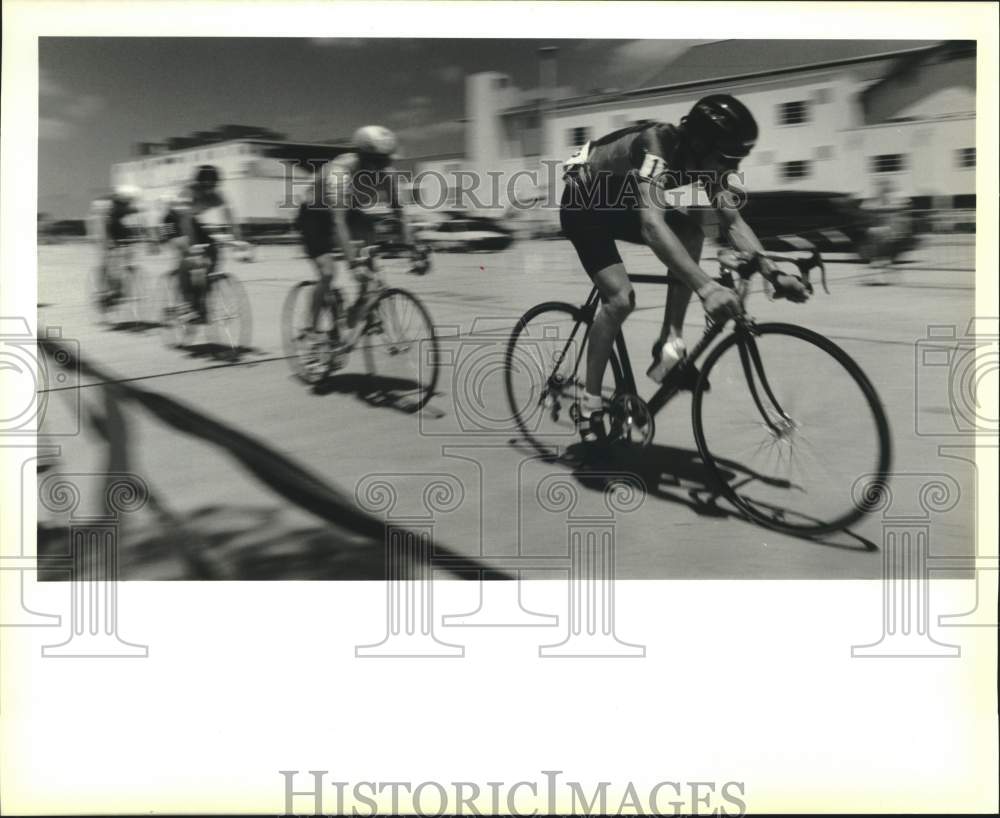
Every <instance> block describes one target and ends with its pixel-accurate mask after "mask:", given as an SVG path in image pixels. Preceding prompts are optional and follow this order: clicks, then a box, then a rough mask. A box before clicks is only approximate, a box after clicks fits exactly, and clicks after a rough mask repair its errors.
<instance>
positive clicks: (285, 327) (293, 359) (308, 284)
mask: <svg viewBox="0 0 1000 818" xmlns="http://www.w3.org/2000/svg"><path fill="white" fill-rule="evenodd" d="M317 286H318V285H317V283H316V282H315V281H300V282H299V283H298V284H296V285H295V286H294V287H292V289H291V290H289V291H288V295H287V296H286V297H285V304H284V306H283V307H282V309H281V344H282V348H283V349H284V352H285V360H286V361H288V365H289V367H290V368H291V370H292V372H293V373H294V374H295V377H297V378H298V379H299V380H300V381H302V382H303V383H306V384H309V385H311V386H314V385H316V384H317V383H320V382H321V381H322V380H323V379H324V378H325V377H326V376H327V374H328V368H329V366H328V365H329V362H330V350H329V348H324V349H317V348H316V347H315V341H314V340H312V339H311V337H310V336H312V337H313V338H315V337H316V335H318V334H321V335H322V336H324V337H326V338H331V337H333V336H334V335H335V329H336V319H335V317H334V308H335V300H334V299H335V296H334V294H333V293H332V292H330V293H328V294H327V297H326V298H325V299H324V301H323V303H322V304H321V305H320V308H319V314H318V316H317V317H316V322H315V329H316V333H315V334H314V333H312V329H313V308H314V306H313V299H314V298H315V297H316V287H317ZM327 346H328V345H327Z"/></svg>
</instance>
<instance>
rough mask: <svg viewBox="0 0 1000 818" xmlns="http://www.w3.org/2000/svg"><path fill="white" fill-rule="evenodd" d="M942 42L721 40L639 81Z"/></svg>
mask: <svg viewBox="0 0 1000 818" xmlns="http://www.w3.org/2000/svg"><path fill="white" fill-rule="evenodd" d="M938 44H939V43H938V41H931V40H716V41H714V42H710V43H700V44H698V45H695V46H692V47H691V48H689V49H688V50H687V51H685V52H683V53H682V54H680V55H678V57H677V58H676V59H674V60H672V61H671V62H670V63H668V64H667V65H665V66H663V68H662V69H660V70H659V71H658V72H656V73H655V74H653V76H651V77H649V78H648V79H647V80H646V81H645V82H642V83H640V85H639V89H646V88H658V87H661V86H669V85H679V84H682V83H689V82H706V83H708V82H713V81H717V80H720V79H725V78H729V77H737V76H744V75H754V74H760V73H763V72H771V71H787V70H803V69H806V68H819V67H821V66H824V65H829V64H830V63H834V64H838V63H842V62H844V61H845V60H849V61H852V62H853V61H856V60H859V59H860V60H865V59H872V58H878V57H885V56H887V55H890V54H894V53H899V52H907V51H910V52H912V51H914V50H917V49H919V50H923V49H926V48H931V47H933V46H936V45H938Z"/></svg>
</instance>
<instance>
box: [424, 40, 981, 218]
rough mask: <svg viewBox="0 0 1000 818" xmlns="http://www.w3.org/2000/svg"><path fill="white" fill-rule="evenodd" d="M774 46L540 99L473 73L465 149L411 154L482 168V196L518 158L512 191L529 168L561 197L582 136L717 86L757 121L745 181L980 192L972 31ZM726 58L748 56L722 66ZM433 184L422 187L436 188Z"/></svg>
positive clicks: (707, 47) (676, 112)
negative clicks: (963, 36) (562, 165)
mask: <svg viewBox="0 0 1000 818" xmlns="http://www.w3.org/2000/svg"><path fill="white" fill-rule="evenodd" d="M775 46H776V42H775V41H754V40H746V41H741V40H728V41H720V42H712V43H706V44H702V45H697V46H694V47H692V48H691V49H689V50H688V51H686V52H685V53H684V54H682V55H681V56H680V57H678V58H677V59H676V60H674V61H673V62H671V63H669V64H668V65H666V66H665V67H664V69H663V70H662V71H661V72H660V74H659V75H657V76H656V77H654V78H653V79H652V80H651V81H650V82H648V83H646V84H645V85H644V86H643V87H641V88H637V89H633V90H627V91H614V92H606V93H592V94H588V95H584V96H575V97H568V98H559V99H552V98H551V95H550V98H549V100H548V101H546V100H544V99H541V100H539V99H536V100H531V101H528V102H526V103H525V102H524V96H525V95H524V93H523V92H521V91H519V90H518V89H517V88H514V87H513V86H512V85H511V83H510V78H509V77H507V76H505V75H503V74H499V73H495V72H486V73H481V74H475V75H472V76H469V77H468V78H467V80H466V87H465V93H466V123H467V124H466V132H465V151H464V153H462V154H456V153H453V154H450V155H446V156H439V157H433V158H428V159H426V160H422V161H417V162H416V166H415V171H417V172H420V171H427V170H434V171H437V172H444V173H446V174H452V175H453V174H454V173H455V171H458V170H462V171H471V172H473V173H476V174H478V175H480V176H481V177H482V183H481V184H480V186H479V187H478V188H477V190H476V192H477V194H478V195H479V198H480V200H481V201H486V200H488V199H489V198H490V196H489V194H490V188H491V187H494V188H495V187H497V184H496V182H494V181H493V180H491V179H489V177H488V176H487V173H488V172H490V171H492V172H494V173H496V172H501V173H502V174H503V176H504V179H503V181H502V182H501V184H500V185H499V188H500V189H501V191H502V193H503V194H504V195H505V194H506V193H507V184H506V183H507V182H509V181H510V180H511V179H512V178H513V176H514V174H518V173H519V172H521V173H520V176H519V178H517V179H515V180H514V184H513V187H514V189H516V191H517V196H518V197H524V196H525V195H527V194H529V193H530V192H531V190H532V187H533V184H532V183H533V182H534V183H535V184H534V187H535V188H536V192H537V193H539V194H542V195H544V194H545V193H546V192H549V195H550V201H551V196H552V191H547V188H549V187H551V186H552V185H554V186H555V188H556V190H555V191H554V194H555V196H556V197H557V196H558V194H559V192H560V191H561V178H560V176H559V173H558V171H553V164H554V163H555V162H558V161H561V160H563V159H565V158H566V157H568V156H569V155H570V154H572V153H573V152H574V151H575V150H576V148H577V147H578V146H580V145H582V144H583V143H584V142H586V141H588V140H590V139H594V138H597V137H600V136H602V135H603V134H605V133H608V132H610V131H613V130H615V129H617V128H621V127H623V126H624V125H627V124H629V123H631V122H634V121H636V120H640V119H655V120H661V121H666V122H674V123H676V122H677V121H678V120H679V119H680V118H681V117H682V116H683V115H684V114H685V113H686V112H687V111H688V110H689V109H690V107H691V105H692V103H693V102H694V101H695V100H697V99H698V98H699V97H702V96H704V95H706V94H709V93H722V92H725V93H731V94H733V95H734V96H737V97H739V99H740V100H742V101H743V102H744V103H745V104H746V105H747V106H748V107H749V108H750V110H751V111H753V112H754V114H755V116H756V118H757V120H758V123H759V125H760V138H759V141H758V143H757V147H756V149H755V150H754V152H753V154H751V156H750V157H749V159H748V160H747V161H746V162H745V163H744V164H743V166H742V170H743V171H744V172H745V174H746V176H745V179H746V186H747V188H748V190H750V191H751V193H752V191H754V190H815V191H836V192H845V193H852V194H855V195H859V196H869V195H871V194H873V193H874V192H875V190H876V188H877V187H878V185H879V181H878V180H879V179H888V180H890V181H891V183H892V187H894V188H895V192H896V193H897V194H898V195H901V196H907V197H911V198H914V199H915V200H916V201H915V204H917V205H918V206H922V207H929V206H931V205H932V204H933V206H935V207H974V206H975V198H974V197H975V182H974V180H975V43H974V42H947V43H942V42H935V43H926V42H919V43H915V42H912V41H895V42H892V41H864V40H839V41H835V40H830V41H823V40H821V41H804V40H788V41H782V42H781V47H780V48H776V47H775ZM733 65H739V66H741V67H743V68H742V69H741V70H738V71H734V70H732V69H729V70H726V69H724V68H721V67H722V66H733ZM751 67H752V68H751ZM743 69H745V70H743ZM546 162H547V163H548V164H545V163H546ZM525 170H529V171H531V172H532V176H531V177H529V176H528V175H527V174H524V173H523V171H525ZM463 184H465V183H462V182H457V183H456V185H455V186H456V187H460V186H462V185H463ZM453 192H454V191H453ZM436 193H437V191H433V195H431V196H426V195H425V196H424V197H423V198H424V199H425V200H427V199H430V200H432V201H433V200H436V199H437V198H438V197H437V195H436ZM556 201H558V199H557V198H556ZM506 203H507V202H506V201H502V202H501V203H500V205H501V206H503V205H505V204H506Z"/></svg>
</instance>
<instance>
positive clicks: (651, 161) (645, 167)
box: [639, 152, 667, 182]
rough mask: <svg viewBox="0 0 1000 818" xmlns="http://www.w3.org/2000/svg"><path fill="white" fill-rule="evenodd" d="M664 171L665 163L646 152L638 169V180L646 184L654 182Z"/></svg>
mask: <svg viewBox="0 0 1000 818" xmlns="http://www.w3.org/2000/svg"><path fill="white" fill-rule="evenodd" d="M666 170H667V163H666V162H665V161H664V160H663V159H662V158H661V157H659V156H657V155H656V154H655V153H649V152H647V153H646V157H645V158H644V159H643V160H642V165H640V167H639V178H640V179H645V180H646V181H647V182H655V181H657V180H658V179H659V177H660V176H661V175H662V174H663V173H664V172H666Z"/></svg>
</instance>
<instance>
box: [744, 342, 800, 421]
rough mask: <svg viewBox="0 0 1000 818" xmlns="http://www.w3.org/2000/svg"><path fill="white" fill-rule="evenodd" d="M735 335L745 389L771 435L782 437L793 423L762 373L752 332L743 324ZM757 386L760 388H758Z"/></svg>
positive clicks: (761, 363) (762, 364) (761, 364)
mask: <svg viewBox="0 0 1000 818" xmlns="http://www.w3.org/2000/svg"><path fill="white" fill-rule="evenodd" d="M736 333H737V336H738V338H739V340H738V342H737V347H738V349H739V352H740V363H741V364H742V366H743V374H744V376H745V377H746V380H747V387H748V388H749V390H750V396H751V397H752V398H753V402H754V405H755V406H756V407H757V411H758V412H760V416H761V418H763V420H764V423H765V424H767V427H768V429H769V430H770V432H771V434H773V435H774V436H775V437H778V438H781V437H784V436H785V435H786V434H787V433H788V432H789V431H790V430H791V429H793V428H795V421H794V420H793V419H792V416H791V415H789V414H788V413H787V412H786V411H785V410H784V409H783V408H782V406H781V403H780V402H779V401H778V399H777V397H775V395H774V392H773V390H772V389H771V384H770V382H769V381H768V379H767V374H766V373H765V372H764V362H763V360H761V357H760V350H759V349H758V348H757V340H756V338H755V337H754V333H753V330H752V329H750V328H749V327H747V326H745V325H743V324H738V325H737V327H736ZM758 384H759V386H760V388H758ZM761 390H763V392H764V396H765V397H766V398H767V400H768V401H769V402H770V405H771V409H770V410H769V409H768V407H767V406H765V404H764V401H763V400H762V398H761Z"/></svg>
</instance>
